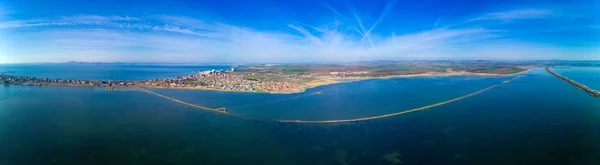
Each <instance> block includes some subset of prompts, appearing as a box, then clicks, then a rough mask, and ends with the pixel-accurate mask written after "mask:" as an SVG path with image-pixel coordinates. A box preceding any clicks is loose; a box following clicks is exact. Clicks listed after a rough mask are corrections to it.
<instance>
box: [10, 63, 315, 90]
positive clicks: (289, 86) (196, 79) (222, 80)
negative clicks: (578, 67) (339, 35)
mask: <svg viewBox="0 0 600 165" xmlns="http://www.w3.org/2000/svg"><path fill="white" fill-rule="evenodd" d="M234 71H235V70H234V69H231V70H203V71H198V73H197V74H193V75H189V76H181V77H175V78H167V79H154V80H122V81H118V80H106V81H105V80H63V79H49V78H36V77H28V76H10V75H6V74H0V84H5V85H27V86H92V87H107V88H109V89H110V88H114V87H147V88H182V89H216V90H228V91H262V92H274V93H292V92H299V91H303V90H304V89H305V88H306V87H305V86H304V85H302V84H300V83H296V82H288V81H272V80H267V79H265V80H262V78H261V79H255V78H248V77H247V76H251V77H256V76H255V74H254V73H241V72H240V73H238V72H236V73H234Z"/></svg>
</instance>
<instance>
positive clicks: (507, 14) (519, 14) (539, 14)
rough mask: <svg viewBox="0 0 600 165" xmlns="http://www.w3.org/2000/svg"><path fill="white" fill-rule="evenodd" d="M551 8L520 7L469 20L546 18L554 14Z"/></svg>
mask: <svg viewBox="0 0 600 165" xmlns="http://www.w3.org/2000/svg"><path fill="white" fill-rule="evenodd" d="M553 14H554V13H553V12H552V11H551V10H544V9H518V10H511V11H504V12H495V13H488V14H485V15H483V16H480V17H477V18H473V19H470V20H469V21H485V20H501V21H509V20H517V19H535V18H546V17H548V16H551V15H553Z"/></svg>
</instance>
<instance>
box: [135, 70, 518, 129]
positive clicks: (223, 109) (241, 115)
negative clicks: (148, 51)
mask: <svg viewBox="0 0 600 165" xmlns="http://www.w3.org/2000/svg"><path fill="white" fill-rule="evenodd" d="M520 77H522V76H517V77H514V78H512V79H509V80H505V81H503V82H502V83H500V84H496V85H492V86H490V87H487V88H484V89H481V90H478V91H475V92H473V93H469V94H467V95H464V96H460V97H457V98H453V99H450V100H447V101H443V102H439V103H435V104H430V105H426V106H422V107H418V108H414V109H408V110H403V111H399V112H395V113H389V114H384V115H378V116H370V117H363V118H353V119H339V120H279V119H268V118H261V117H253V116H247V115H243V114H233V113H229V112H227V110H226V109H225V108H209V107H205V106H201V105H196V104H192V103H188V102H184V101H181V100H178V99H175V98H171V97H169V96H165V95H162V94H159V93H156V92H153V91H150V90H147V89H143V88H142V89H140V91H142V92H146V93H149V94H153V95H156V96H160V97H162V98H165V99H168V100H171V101H175V102H177V103H180V104H184V105H187V106H191V107H194V108H198V109H201V110H206V111H213V112H218V113H222V114H225V115H230V116H236V117H241V118H249V119H255V120H268V121H277V122H283V123H344V122H356V121H366V120H375V119H381V118H387V117H392V116H398V115H403V114H407V113H411V112H417V111H422V110H426V109H429V108H433V107H437V106H441V105H444V104H448V103H452V102H455V101H458V100H462V99H466V98H468V97H471V96H474V95H477V94H480V93H483V92H485V91H488V90H490V89H494V88H496V87H498V86H500V85H502V84H506V83H509V82H511V81H513V80H515V79H518V78H520Z"/></svg>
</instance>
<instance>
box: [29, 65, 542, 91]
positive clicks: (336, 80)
mask: <svg viewBox="0 0 600 165" xmlns="http://www.w3.org/2000/svg"><path fill="white" fill-rule="evenodd" d="M529 70H530V68H527V69H525V70H523V71H521V72H517V73H511V74H493V73H472V72H464V71H462V72H455V71H451V72H443V73H440V72H427V73H420V74H410V75H390V76H382V77H330V76H320V77H317V78H316V80H313V81H309V82H305V83H302V84H303V85H305V86H306V87H305V88H304V89H302V90H299V91H295V92H273V91H256V90H227V89H217V88H198V87H161V86H143V85H142V86H138V85H133V86H120V87H110V88H111V89H118V88H148V89H171V90H205V91H219V92H251V93H267V94H295V93H303V92H306V90H308V89H311V88H316V87H320V86H326V85H332V84H341V83H349V82H356V81H363V80H371V79H391V78H410V77H436V76H439V77H448V76H483V77H505V76H513V75H518V74H522V73H525V72H528V71H529ZM20 86H38V85H20ZM39 86H40V87H42V86H52V87H91V88H109V87H108V86H103V87H98V86H88V85H84V84H81V85H79V84H74V85H73V84H55V83H48V84H44V85H39Z"/></svg>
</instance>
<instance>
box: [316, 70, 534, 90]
mask: <svg viewBox="0 0 600 165" xmlns="http://www.w3.org/2000/svg"><path fill="white" fill-rule="evenodd" d="M529 70H530V68H527V69H525V70H523V71H521V72H517V73H511V74H493V73H472V72H445V73H439V72H427V73H419V74H410V75H391V76H383V77H339V78H330V77H324V76H323V77H319V80H322V82H316V83H312V84H310V85H313V86H310V85H309V87H308V88H307V89H310V88H316V87H319V86H325V85H331V84H340V83H349V82H356V81H363V80H372V79H391V78H410V77H449V76H482V77H506V76H514V75H519V74H523V73H526V72H529Z"/></svg>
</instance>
